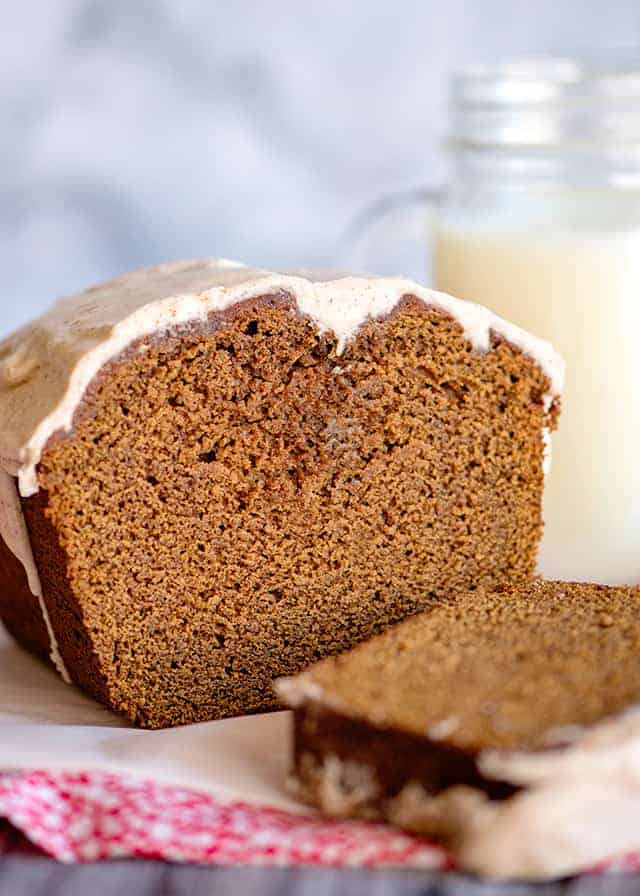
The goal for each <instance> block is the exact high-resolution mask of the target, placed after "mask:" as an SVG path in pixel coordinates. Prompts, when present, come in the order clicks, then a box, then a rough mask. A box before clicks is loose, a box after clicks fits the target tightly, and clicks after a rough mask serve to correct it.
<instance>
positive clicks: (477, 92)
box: [451, 48, 640, 106]
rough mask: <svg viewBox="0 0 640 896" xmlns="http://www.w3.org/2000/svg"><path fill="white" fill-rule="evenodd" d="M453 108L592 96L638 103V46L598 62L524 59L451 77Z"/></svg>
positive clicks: (479, 66)
mask: <svg viewBox="0 0 640 896" xmlns="http://www.w3.org/2000/svg"><path fill="white" fill-rule="evenodd" d="M451 83H452V99H453V101H454V103H456V104H457V105H464V104H470V105H482V104H492V105H498V106H500V105H528V104H538V103H562V102H566V101H571V100H573V101H575V100H577V99H579V98H582V99H583V100H587V101H588V100H589V99H594V100H595V99H596V98H603V97H608V98H620V99H628V98H632V97H637V98H638V99H640V48H638V49H635V48H634V49H633V51H627V52H625V53H624V54H617V55H612V56H611V57H605V58H602V59H598V58H591V57H588V56H585V57H575V58H573V57H570V56H524V57H522V58H519V59H514V60H511V61H506V62H502V63H495V64H476V65H470V66H467V67H465V68H462V69H460V70H458V71H456V72H454V73H453V75H452V80H451Z"/></svg>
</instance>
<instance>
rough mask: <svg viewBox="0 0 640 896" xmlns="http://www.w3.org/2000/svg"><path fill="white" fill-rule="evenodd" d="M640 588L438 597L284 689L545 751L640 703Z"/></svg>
mask: <svg viewBox="0 0 640 896" xmlns="http://www.w3.org/2000/svg"><path fill="white" fill-rule="evenodd" d="M639 644H640V589H638V588H636V587H606V586H603V585H589V584H577V583H567V582H543V581H535V582H533V583H532V584H530V585H523V586H520V587H518V586H514V587H512V588H511V589H509V590H505V591H504V592H499V593H485V592H483V591H481V590H478V591H474V592H470V593H468V594H464V595H461V596H460V597H459V598H457V599H455V600H453V601H451V602H450V603H444V604H438V605H435V606H434V608H433V609H432V610H428V611H426V612H424V613H421V614H420V615H418V616H415V617H413V618H411V619H409V620H407V621H406V622H404V623H402V624H400V625H398V626H396V627H394V628H393V629H391V630H389V631H388V632H386V633H385V634H383V635H380V636H379V637H377V638H374V639H372V640H371V641H369V642H367V643H365V644H362V645H360V646H359V647H356V648H354V649H353V650H351V651H349V652H348V653H346V654H343V655H342V656H339V657H333V658H331V659H328V660H324V661H322V662H320V663H318V664H317V665H315V666H313V667H311V669H310V670H308V671H307V672H304V673H302V674H301V675H300V676H298V677H297V678H293V679H290V680H285V683H284V685H281V690H282V688H283V687H284V690H282V693H283V694H284V696H285V698H286V699H287V701H288V702H290V703H292V704H296V703H298V704H300V703H308V702H312V703H317V704H320V705H324V706H326V707H327V708H330V709H333V710H335V711H337V712H340V713H341V714H343V715H347V716H349V717H352V718H357V719H360V720H363V721H366V722H369V723H370V724H372V725H374V726H376V727H381V728H391V729H395V730H400V731H404V732H409V733H411V734H415V735H418V736H422V737H425V738H427V739H430V740H432V741H439V742H444V743H446V744H448V745H450V746H453V747H457V748H459V749H462V750H465V751H468V752H471V753H474V754H479V753H480V752H482V751H492V750H510V751H511V750H517V751H527V750H534V751H535V750H543V751H544V750H545V749H546V748H548V747H550V746H554V745H555V746H557V745H560V744H563V743H565V742H568V741H572V740H573V739H574V738H576V737H579V736H581V734H582V733H583V731H584V729H586V728H587V727H589V726H593V725H596V724H599V723H601V722H603V721H604V720H606V719H608V718H610V717H612V716H615V715H616V714H620V713H624V712H627V711H628V710H629V709H630V708H632V707H634V706H635V705H636V704H640V666H639V665H638V663H637V655H638V645H639Z"/></svg>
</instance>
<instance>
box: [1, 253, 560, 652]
mask: <svg viewBox="0 0 640 896" xmlns="http://www.w3.org/2000/svg"><path fill="white" fill-rule="evenodd" d="M283 291H284V292H286V293H287V294H289V295H290V296H291V297H292V298H293V299H294V300H295V302H296V304H297V307H298V309H299V311H300V312H301V313H302V314H303V315H306V316H308V317H309V318H310V319H311V320H312V321H313V322H314V324H315V325H316V327H317V328H318V330H319V331H320V332H326V331H333V333H334V334H335V336H336V337H337V340H338V345H337V352H338V354H340V353H341V352H342V351H344V348H345V346H346V345H347V343H348V341H349V340H350V339H351V338H352V337H353V336H354V335H355V334H356V332H357V331H358V329H359V327H361V326H362V324H363V323H365V322H366V321H367V320H370V319H372V318H377V317H382V316H384V315H386V314H388V313H389V312H391V311H392V310H393V308H394V307H395V306H396V305H397V303H398V302H399V301H400V299H401V298H402V297H403V296H404V295H414V296H416V297H417V298H419V299H421V300H422V301H424V302H425V303H426V304H428V305H430V306H433V307H435V308H438V309H440V310H442V311H444V312H446V313H448V314H450V315H451V316H452V317H453V318H454V319H455V320H457V321H458V322H459V324H460V325H461V326H462V328H463V330H464V332H465V335H466V337H467V338H468V339H469V341H470V342H471V344H472V346H473V347H474V348H475V349H476V350H478V351H487V350H488V349H489V348H490V339H491V331H492V330H493V331H495V332H496V333H497V334H498V335H500V336H502V337H504V338H505V339H507V340H508V341H509V342H510V343H511V344H513V345H514V346H515V347H516V348H518V349H520V350H521V351H522V352H523V353H525V354H526V355H528V356H529V357H531V358H532V359H533V360H534V361H535V362H536V363H538V364H539V366H540V367H541V369H542V370H543V371H544V372H545V373H546V375H547V376H548V378H549V381H550V392H549V394H548V395H547V396H545V403H546V407H548V406H549V405H550V404H551V402H552V400H553V398H554V397H555V396H556V395H559V394H560V393H561V391H562V386H563V378H564V364H563V362H562V360H561V358H560V357H559V356H558V355H557V354H556V352H555V351H554V349H553V348H552V346H551V345H550V344H549V343H548V342H545V341H544V340H541V339H537V338H536V337H534V336H531V335H529V334H528V333H526V332H525V331H524V330H521V329H520V328H519V327H516V326H514V325H513V324H510V323H508V322H507V321H504V320H502V319H501V318H498V317H497V316H496V315H494V314H492V313H491V312H490V311H488V310H487V309H486V308H483V307H482V306H480V305H474V304H472V303H470V302H464V301H461V300H460V299H455V298H452V297H451V296H448V295H445V294H443V293H438V292H434V291H432V290H429V289H425V288H424V287H422V286H419V285H418V284H416V283H413V282H411V281H409V280H403V279H401V278H364V277H352V276H348V275H339V276H335V277H333V275H332V276H324V277H322V276H320V275H304V276H302V275H300V274H296V275H293V274H278V273H272V272H269V271H261V270H251V269H249V268H246V267H244V266H243V265H240V264H238V263H237V262H230V261H225V260H213V259H206V260H201V261H186V262H176V263H172V264H165V265H160V266H158V267H155V268H149V269H146V270H141V271H135V272H134V273H131V274H127V275H125V276H123V277H119V278H117V279H115V280H111V281H109V282H108V283H104V284H102V285H100V286H95V287H93V288H91V289H88V290H86V291H85V292H83V293H80V294H79V295H76V296H71V297H69V298H66V299H61V300H60V301H58V302H57V303H56V304H55V305H54V306H53V307H52V308H51V310H50V311H49V312H47V313H46V314H44V315H43V316H42V317H40V318H38V319H37V320H35V321H33V322H32V323H30V324H27V325H26V326H24V327H22V328H21V329H20V330H18V331H17V332H16V333H14V334H13V335H11V336H9V337H8V338H7V339H5V340H4V341H3V342H1V343H0V468H2V469H3V470H4V471H6V472H7V473H9V474H11V475H12V476H16V477H17V479H18V485H19V491H20V494H21V495H23V496H25V497H26V496H29V495H33V494H35V493H36V492H37V490H38V478H37V465H38V462H39V460H40V457H41V455H42V451H43V449H44V447H45V445H46V443H47V441H48V440H49V438H50V437H51V436H52V435H53V433H55V432H57V431H58V430H61V431H63V432H69V431H70V430H71V427H72V422H73V417H74V414H75V411H76V409H77V408H78V405H79V404H80V402H81V401H82V398H83V395H84V393H85V391H86V389H87V387H88V385H89V384H90V382H91V381H92V380H93V378H94V377H95V375H96V374H97V373H98V371H99V370H100V369H101V368H102V367H103V366H104V365H105V364H106V363H108V362H109V361H110V360H112V359H114V358H116V357H117V356H118V355H119V354H120V353H121V352H123V351H124V350H125V349H126V348H127V347H128V346H130V345H131V344H132V343H133V342H135V341H136V340H138V339H140V338H142V337H145V336H150V335H152V334H156V333H162V332H166V331H169V330H171V329H172V328H175V327H176V326H179V325H181V324H186V323H190V322H198V321H204V320H206V318H207V316H208V315H209V314H211V313H213V312H216V311H223V310H225V309H227V308H229V307H231V306H233V305H235V304H236V303H238V302H241V301H244V300H246V299H251V298H255V297H258V296H262V295H267V294H271V293H277V292H283ZM9 491H10V489H9V488H8V487H7V486H6V484H5V488H4V493H5V507H6V508H8V509H7V510H6V512H5V513H1V514H0V534H1V535H2V537H3V538H4V540H5V542H6V543H7V544H9V545H10V546H11V545H13V547H12V550H14V553H15V554H16V556H18V557H19V558H20V559H21V561H22V562H23V563H24V565H25V569H26V570H27V575H28V578H29V582H30V587H31V589H32V591H33V593H34V594H35V593H36V590H34V588H35V589H37V588H39V585H36V581H37V571H36V569H35V565H34V563H33V558H32V555H31V550H30V548H29V545H28V538H27V533H26V528H25V527H24V526H23V529H22V531H21V534H17V531H13V532H11V531H10V527H11V525H12V523H11V519H15V518H16V516H17V515H19V499H18V496H17V494H16V495H15V496H13V497H11V496H10V495H9ZM39 596H40V597H41V595H39ZM43 614H44V615H45V619H46V618H47V617H46V608H45V607H43ZM48 628H49V629H50V628H51V626H50V624H48ZM50 634H51V637H52V641H51V643H52V655H54V654H55V653H56V648H55V639H54V638H53V633H52V632H50Z"/></svg>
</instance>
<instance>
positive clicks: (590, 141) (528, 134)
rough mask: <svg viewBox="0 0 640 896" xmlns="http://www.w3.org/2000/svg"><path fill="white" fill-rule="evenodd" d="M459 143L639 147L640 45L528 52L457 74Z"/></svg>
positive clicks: (454, 104)
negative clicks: (595, 53)
mask: <svg viewBox="0 0 640 896" xmlns="http://www.w3.org/2000/svg"><path fill="white" fill-rule="evenodd" d="M450 104H451V107H450V108H451V125H452V128H451V132H450V139H451V141H452V142H453V143H466V144H474V145H482V146H490V145H492V146H497V147H499V146H503V147H509V146H521V147H522V146H530V147H536V146H539V147H561V146H588V147H592V148H596V147H602V148H606V147H612V146H620V145H624V146H627V147H631V146H635V145H640V50H639V51H638V52H637V53H636V52H635V51H634V52H633V53H629V52H628V53H626V54H624V56H617V57H614V58H611V59H609V58H605V59H602V60H597V59H592V58H589V57H585V58H581V57H575V58H572V57H569V56H529V57H523V58H521V59H515V60H512V61H509V62H503V63H498V64H491V65H473V66H469V67H467V68H464V69H461V70H459V71H457V72H455V73H454V74H453V76H452V79H451V90H450Z"/></svg>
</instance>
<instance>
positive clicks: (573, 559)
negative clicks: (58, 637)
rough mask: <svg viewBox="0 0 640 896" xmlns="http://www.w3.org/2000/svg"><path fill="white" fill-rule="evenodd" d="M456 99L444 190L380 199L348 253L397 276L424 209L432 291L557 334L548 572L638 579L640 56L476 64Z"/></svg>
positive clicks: (458, 83) (455, 85)
mask: <svg viewBox="0 0 640 896" xmlns="http://www.w3.org/2000/svg"><path fill="white" fill-rule="evenodd" d="M451 100H452V102H451V118H452V136H451V139H450V140H449V141H448V149H449V160H450V163H451V175H450V179H449V183H448V185H447V186H446V187H445V188H443V189H442V190H439V191H435V192H433V191H429V190H424V191H417V192H416V193H412V194H411V195H405V196H400V197H390V198H389V199H386V200H384V201H382V203H378V204H377V205H376V206H372V208H371V209H370V210H369V212H368V213H367V214H366V215H365V217H364V218H363V219H362V220H361V221H360V222H359V224H357V226H356V228H355V231H354V233H355V238H354V240H353V241H352V243H351V250H352V257H351V263H352V264H353V263H354V262H355V263H356V264H357V266H359V267H361V268H362V269H369V270H373V271H374V272H379V273H391V271H390V270H389V265H388V263H387V264H386V265H385V256H386V252H387V248H388V247H389V246H390V245H391V244H393V243H394V242H395V243H396V244H397V243H398V242H400V243H401V244H402V245H403V246H404V247H405V248H406V247H407V245H408V244H409V242H410V240H411V239H415V234H414V235H413V236H412V235H410V233H409V229H408V228H409V225H410V224H411V222H412V221H413V222H415V220H416V210H417V211H418V220H419V221H420V233H419V239H420V242H421V245H422V247H423V248H422V251H423V252H424V251H425V250H426V249H427V248H428V252H429V255H430V258H431V271H432V276H431V279H432V280H433V285H434V286H435V287H436V288H437V289H440V290H443V291H445V292H449V293H452V294H453V295H456V296H460V297H462V298H465V299H470V300H472V301H476V302H480V303H482V304H484V305H487V306H488V307H490V308H492V309H493V310H494V311H496V312H497V313H498V314H500V315H502V316H503V317H507V318H509V319H510V320H513V321H514V322H516V323H518V324H520V325H521V326H523V327H525V328H526V329H528V330H531V331H532V332H533V333H535V334H536V335H539V336H543V337H545V338H546V339H549V340H550V341H551V342H552V343H553V344H554V345H555V347H556V348H557V349H558V350H559V351H560V353H561V354H562V355H563V356H564V358H565V360H566V362H567V379H566V387H565V393H564V398H563V411H562V414H561V417H560V425H559V429H558V432H557V433H555V434H554V436H553V446H552V454H553V462H552V466H551V472H550V475H549V478H548V480H547V485H546V489H545V498H544V507H543V514H544V519H545V530H544V535H543V539H542V544H541V547H540V553H539V571H540V572H541V573H542V574H543V575H545V576H547V577H550V578H551V577H553V578H561V579H574V580H582V581H587V580H588V581H597V582H605V583H611V584H615V583H635V582H640V341H639V336H640V64H638V65H636V64H634V63H631V64H629V63H624V64H623V63H620V64H617V65H612V64H595V63H586V62H578V61H573V60H568V59H538V60H528V61H523V62H521V63H515V64H511V65H506V66H501V67H496V68H475V69H471V70H467V71H464V72H462V73H460V74H458V75H456V76H455V77H454V78H453V81H452V91H451ZM427 208H428V215H427V218H428V221H429V227H428V234H427V235H426V236H425V233H424V220H425V209H427ZM414 230H415V228H414ZM403 234H404V236H403ZM395 255H396V257H397V252H396V253H395Z"/></svg>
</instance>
